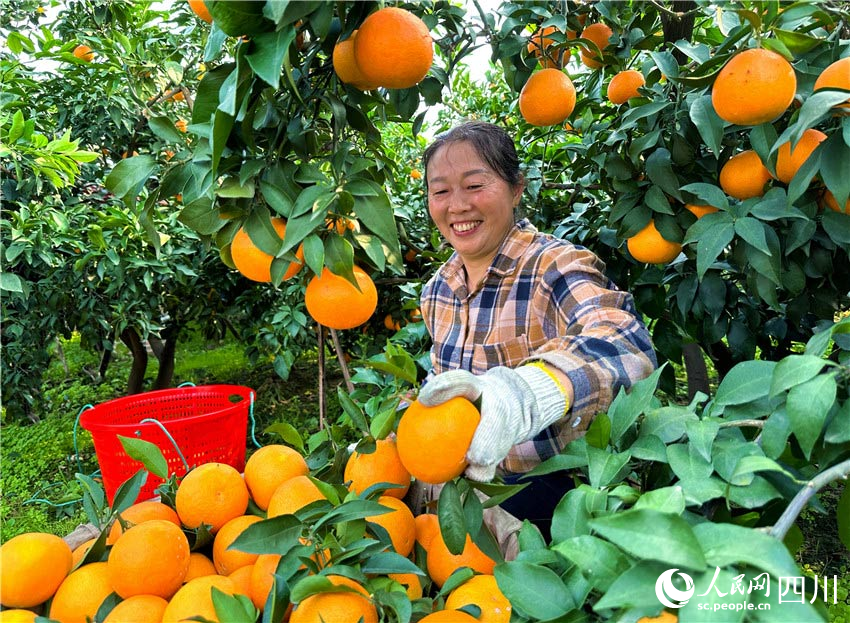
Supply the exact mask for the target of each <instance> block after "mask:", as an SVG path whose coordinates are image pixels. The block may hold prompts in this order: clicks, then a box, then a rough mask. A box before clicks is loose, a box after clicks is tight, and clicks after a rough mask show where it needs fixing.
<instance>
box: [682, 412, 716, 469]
mask: <svg viewBox="0 0 850 623" xmlns="http://www.w3.org/2000/svg"><path fill="white" fill-rule="evenodd" d="M685 430H686V431H687V434H688V441H690V445H691V446H692V447H693V448H694V449H695V450H696V451H697V452H698V453H699V454H700V456H702V457H704V458H705V459H706V460H707V461H710V460H711V448H712V446H713V445H714V440H715V438H716V437H717V433H718V432H719V431H720V424H719V423H718V422H715V421H712V420H697V421H689V422H687V423H686V424H685Z"/></svg>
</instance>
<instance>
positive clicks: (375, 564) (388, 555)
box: [360, 552, 425, 576]
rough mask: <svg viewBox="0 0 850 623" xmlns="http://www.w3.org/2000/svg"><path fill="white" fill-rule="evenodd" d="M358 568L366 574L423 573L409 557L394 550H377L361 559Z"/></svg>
mask: <svg viewBox="0 0 850 623" xmlns="http://www.w3.org/2000/svg"><path fill="white" fill-rule="evenodd" d="M360 570H361V571H362V572H363V573H367V574H375V575H377V574H386V573H415V574H416V575H423V576H424V575H425V572H424V571H422V569H420V568H419V567H417V566H416V564H414V563H413V561H411V560H410V559H409V558H405V557H404V556H401V555H400V554H397V553H395V552H378V553H376V554H372V555H370V556H369V558H367V559H366V560H364V561H363V563H362V565H361V566H360Z"/></svg>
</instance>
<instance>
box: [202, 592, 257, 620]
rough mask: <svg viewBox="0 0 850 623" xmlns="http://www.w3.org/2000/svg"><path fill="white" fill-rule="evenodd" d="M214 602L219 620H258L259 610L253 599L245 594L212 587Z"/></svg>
mask: <svg viewBox="0 0 850 623" xmlns="http://www.w3.org/2000/svg"><path fill="white" fill-rule="evenodd" d="M212 602H213V607H214V608H215V614H216V617H217V618H218V620H219V621H233V622H234V623H236V622H237V621H245V622H246V623H248V622H250V621H256V620H257V615H258V614H259V612H258V611H257V609H256V608H255V607H254V604H253V603H252V602H251V599H250V598H249V597H247V596H245V595H240V594H238V593H237V594H235V595H230V594H228V593H225V592H224V591H222V590H221V589H220V588H218V587H216V586H213V587H212Z"/></svg>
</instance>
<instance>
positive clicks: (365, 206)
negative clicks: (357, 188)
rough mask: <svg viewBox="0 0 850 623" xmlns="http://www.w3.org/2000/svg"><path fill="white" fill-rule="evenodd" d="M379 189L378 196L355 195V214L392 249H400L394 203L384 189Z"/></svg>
mask: <svg viewBox="0 0 850 623" xmlns="http://www.w3.org/2000/svg"><path fill="white" fill-rule="evenodd" d="M379 189H380V194H379V195H377V196H359V197H358V196H355V198H354V214H355V216H357V220H358V221H360V222H361V223H362V224H363V225H364V226H365V227H366V228H367V229H368V230H369V231H371V232H372V233H374V234H375V235H376V236H378V238H380V239H381V240H383V241H384V242H385V243H387V244H388V245H389V246H390V248H391V249H398V230H397V228H396V224H395V218H394V215H393V208H392V204H391V203H390V199H389V197H388V196H387V194H386V192H384V189H383V188H380V187H379Z"/></svg>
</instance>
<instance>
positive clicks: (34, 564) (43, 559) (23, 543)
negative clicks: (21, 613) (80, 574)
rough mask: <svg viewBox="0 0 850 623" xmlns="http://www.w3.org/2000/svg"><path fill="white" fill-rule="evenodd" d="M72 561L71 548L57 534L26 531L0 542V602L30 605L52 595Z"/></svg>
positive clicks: (43, 600)
mask: <svg viewBox="0 0 850 623" xmlns="http://www.w3.org/2000/svg"><path fill="white" fill-rule="evenodd" d="M72 565H73V555H72V553H71V548H70V547H69V546H68V544H67V543H66V542H65V541H63V540H62V539H61V538H60V537H58V536H56V535H55V534H47V533H45V532H25V533H23V534H19V535H17V536H13V537H12V538H11V539H9V540H8V541H6V542H5V543H3V545H2V546H0V603H2V604H3V605H4V606H6V607H8V608H32V607H34V606H37V605H39V604H41V603H43V602H45V601H47V600H48V599H50V597H52V596H53V594H54V593H55V592H56V589H58V588H59V585H60V584H62V581H63V580H64V579H65V578H66V577H67V575H68V573H70V571H71V567H72Z"/></svg>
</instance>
